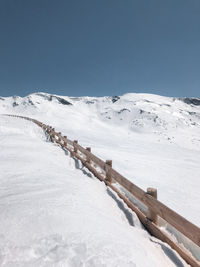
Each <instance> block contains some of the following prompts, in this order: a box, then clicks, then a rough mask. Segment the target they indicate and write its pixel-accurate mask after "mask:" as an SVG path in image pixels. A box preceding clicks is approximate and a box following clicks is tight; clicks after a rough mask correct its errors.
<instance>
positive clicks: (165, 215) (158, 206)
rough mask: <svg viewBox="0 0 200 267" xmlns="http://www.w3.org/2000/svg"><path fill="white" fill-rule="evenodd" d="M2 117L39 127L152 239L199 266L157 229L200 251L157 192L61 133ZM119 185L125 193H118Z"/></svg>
mask: <svg viewBox="0 0 200 267" xmlns="http://www.w3.org/2000/svg"><path fill="white" fill-rule="evenodd" d="M5 115H6V116H12V117H18V118H23V119H26V120H29V121H32V122H34V123H35V124H37V125H38V126H39V127H41V128H42V129H43V130H44V131H45V133H46V134H47V135H48V136H49V138H50V140H51V141H52V142H55V143H57V144H59V145H60V146H61V147H62V148H63V149H65V150H68V151H69V152H70V153H71V155H72V156H73V157H75V158H77V159H78V160H80V161H81V162H82V164H83V165H84V166H86V167H87V168H88V169H89V170H90V171H91V172H92V173H93V174H94V175H95V176H96V177H97V178H98V179H99V180H100V181H103V182H104V183H105V184H106V185H107V186H108V187H110V188H111V189H112V190H113V191H115V192H116V193H117V195H118V196H119V197H120V198H121V199H122V200H123V201H124V202H125V203H126V204H127V206H128V207H129V208H130V209H131V210H133V211H134V212H135V213H136V214H137V216H138V218H139V219H140V221H141V223H142V224H143V225H144V227H145V228H146V229H147V230H148V231H149V232H150V233H151V234H152V235H153V236H155V237H157V238H158V239H160V240H162V241H163V242H166V243H168V244H169V245H170V246H171V247H172V248H173V249H175V250H176V251H177V252H178V254H179V255H180V256H181V257H182V258H183V259H184V260H185V261H186V262H187V263H189V264H190V265H191V266H195V267H196V266H200V261H199V258H197V257H196V256H195V255H193V254H192V253H191V251H188V250H187V249H186V248H185V247H184V246H183V244H180V243H179V242H178V241H177V240H176V239H175V238H173V237H172V236H171V235H170V234H168V233H167V231H163V230H162V227H159V224H158V221H159V218H162V219H163V220H164V221H165V222H167V223H168V224H170V225H171V226H172V227H174V228H175V229H176V231H178V232H179V233H181V234H182V235H184V236H185V237H186V238H188V239H189V240H190V241H192V242H193V243H194V244H195V246H197V248H198V249H200V228H199V227H197V226H196V225H194V224H192V223H191V222H189V221H188V220H186V219H185V218H183V217H182V216H181V215H179V214H177V213H176V212H175V211H173V210H172V209H170V208H168V207H167V206H166V205H164V204H163V203H161V202H160V201H158V200H157V191H156V189H154V188H148V189H147V192H145V191H144V190H142V189H141V188H139V187H138V186H136V185H135V184H133V183H132V182H130V181H129V180H128V179H126V178H125V177H123V176H122V175H121V174H120V173H118V172H117V171H116V170H114V169H113V168H112V161H111V160H106V161H105V162H104V161H103V160H101V159H100V158H98V157H96V156H95V155H94V154H92V152H91V148H90V147H87V148H83V147H82V146H80V145H79V144H78V141H77V140H74V141H72V140H70V139H68V138H67V136H62V135H61V133H60V132H56V131H55V129H54V128H52V127H50V126H48V125H45V124H43V123H42V122H40V121H38V120H35V119H31V118H28V117H23V116H17V115H8V114H5ZM119 185H120V187H121V188H122V189H124V190H120V189H119ZM126 192H128V194H129V195H132V196H133V197H134V198H135V199H137V200H138V201H139V202H141V203H143V204H144V205H145V206H146V207H147V212H144V211H142V210H141V209H140V207H139V205H137V204H136V203H134V202H133V201H131V198H130V197H129V196H128V195H127V194H126ZM199 251H200V250H199Z"/></svg>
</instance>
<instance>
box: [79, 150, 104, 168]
mask: <svg viewBox="0 0 200 267" xmlns="http://www.w3.org/2000/svg"><path fill="white" fill-rule="evenodd" d="M77 148H78V150H79V151H80V152H81V153H83V154H84V155H85V156H86V157H90V159H91V161H93V162H94V163H95V164H96V165H98V167H100V168H101V169H103V170H104V169H105V162H104V161H103V160H101V159H100V158H98V157H96V156H95V155H94V154H92V153H91V152H89V151H88V150H86V149H85V148H83V147H82V146H80V145H77Z"/></svg>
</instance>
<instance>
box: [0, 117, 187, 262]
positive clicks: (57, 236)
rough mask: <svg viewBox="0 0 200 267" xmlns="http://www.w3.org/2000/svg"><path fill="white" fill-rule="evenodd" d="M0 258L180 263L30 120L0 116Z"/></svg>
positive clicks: (116, 198) (2, 260) (8, 259)
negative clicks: (47, 139)
mask: <svg viewBox="0 0 200 267" xmlns="http://www.w3.org/2000/svg"><path fill="white" fill-rule="evenodd" d="M0 164H1V165H0V166H1V172H0V214H1V216H0V266H4V267H5V266H6V267H8V266H9V267H18V266H19V267H23V266H24V267H27V266H37V267H38V266H63V267H67V266H72V267H73V266H77V267H79V266H88V267H89V266H91V267H93V266H123V267H124V266H141V267H145V266H159V267H160V266H167V267H168V266H186V264H185V263H184V262H183V261H182V260H181V259H180V257H179V256H178V255H177V253H176V252H174V251H173V250H172V249H170V248H169V247H168V245H166V244H164V243H162V242H161V241H159V240H157V239H155V238H153V237H151V236H150V235H149V234H148V233H147V232H146V231H145V230H144V229H143V228H142V227H141V225H140V222H139V221H138V219H137V217H136V215H135V214H134V213H133V212H132V211H131V210H130V209H128V208H127V207H126V206H125V205H124V204H123V202H121V200H119V199H118V197H117V196H116V195H115V194H114V193H113V192H111V191H110V190H109V189H107V188H106V186H105V185H104V184H103V183H101V182H100V181H98V180H97V179H96V178H94V177H93V176H92V175H91V173H89V172H88V171H87V169H85V168H84V167H83V166H82V165H81V164H80V162H79V161H76V160H74V159H73V158H71V157H70V155H69V154H68V153H65V152H64V151H63V150H62V149H61V148H59V147H58V146H57V145H55V144H52V143H49V142H46V137H45V135H44V133H43V132H42V130H41V129H40V128H39V127H37V126H36V125H34V124H33V123H32V122H29V121H26V120H22V119H18V118H10V117H5V116H4V117H3V116H0Z"/></svg>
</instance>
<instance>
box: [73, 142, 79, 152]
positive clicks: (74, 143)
mask: <svg viewBox="0 0 200 267" xmlns="http://www.w3.org/2000/svg"><path fill="white" fill-rule="evenodd" d="M77 144H78V140H74V142H73V147H74V153H77V147H76V145H77Z"/></svg>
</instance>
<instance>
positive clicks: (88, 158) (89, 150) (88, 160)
mask: <svg viewBox="0 0 200 267" xmlns="http://www.w3.org/2000/svg"><path fill="white" fill-rule="evenodd" d="M86 150H87V151H88V152H91V147H86ZM86 162H88V163H91V159H90V156H89V155H87V156H86Z"/></svg>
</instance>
